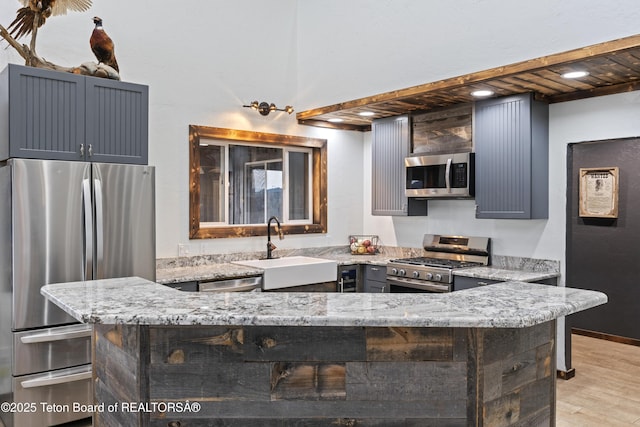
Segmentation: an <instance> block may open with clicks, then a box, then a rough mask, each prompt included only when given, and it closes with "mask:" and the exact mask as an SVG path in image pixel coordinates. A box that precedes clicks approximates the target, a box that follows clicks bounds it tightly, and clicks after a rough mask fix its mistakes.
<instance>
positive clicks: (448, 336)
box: [94, 321, 555, 427]
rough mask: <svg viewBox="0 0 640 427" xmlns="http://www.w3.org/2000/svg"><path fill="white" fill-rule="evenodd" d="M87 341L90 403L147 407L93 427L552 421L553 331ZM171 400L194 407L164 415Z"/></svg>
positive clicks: (174, 333) (100, 416) (242, 331)
mask: <svg viewBox="0 0 640 427" xmlns="http://www.w3.org/2000/svg"><path fill="white" fill-rule="evenodd" d="M94 334H95V336H94V342H95V346H96V351H94V359H95V360H94V372H95V377H96V378H95V383H96V398H97V400H99V401H104V402H107V403H113V402H118V401H125V402H140V403H144V404H148V405H150V406H148V408H149V409H150V410H139V411H137V412H136V411H134V412H124V411H122V412H113V413H108V414H105V413H102V412H100V413H96V417H95V418H94V420H95V425H97V426H111V425H138V426H158V427H159V426H168V427H187V426H189V427H194V426H225V427H235V426H238V427H240V426H242V427H252V426H256V427H257V426H260V427H265V426H266V427H269V426H305V427H307V426H308V427H315V426H431V425H433V426H436V425H437V426H440V425H447V426H492V427H495V426H498V427H500V426H524V425H549V426H551V425H554V423H555V421H554V420H555V383H554V381H555V321H550V322H546V323H542V324H539V325H537V326H532V327H528V328H512V329H509V328H507V329H493V328H492V329H486V328H437V327H434V328H410V327H355V326H351V327H305V326H289V327H282V326H139V325H118V326H114V325H104V324H96V325H95V329H94ZM170 402H173V403H181V404H184V403H185V402H188V403H189V404H190V405H192V406H189V407H188V409H186V410H185V409H184V408H178V409H177V410H173V411H172V410H170V406H169V403H170ZM193 404H197V405H193ZM194 407H195V408H197V410H195V409H194ZM145 408H146V407H145ZM174 409H175V408H174Z"/></svg>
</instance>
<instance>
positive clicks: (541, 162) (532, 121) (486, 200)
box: [474, 93, 549, 219]
mask: <svg viewBox="0 0 640 427" xmlns="http://www.w3.org/2000/svg"><path fill="white" fill-rule="evenodd" d="M548 112H549V107H548V105H547V104H546V103H544V102H540V101H536V100H534V98H533V94H529V93H527V94H522V95H516V96H509V97H504V98H497V99H489V100H484V101H479V102H477V103H476V105H475V116H474V145H475V150H476V156H475V161H476V196H475V197H476V217H477V218H498V219H501V218H513V219H541V218H548V217H549V159H548V157H549V113H548Z"/></svg>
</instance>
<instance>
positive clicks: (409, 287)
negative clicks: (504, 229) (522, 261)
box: [387, 234, 491, 292]
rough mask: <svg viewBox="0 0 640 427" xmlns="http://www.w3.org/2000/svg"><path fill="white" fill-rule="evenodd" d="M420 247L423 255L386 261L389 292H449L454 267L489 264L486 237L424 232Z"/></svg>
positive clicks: (489, 243) (488, 249) (489, 254)
mask: <svg viewBox="0 0 640 427" xmlns="http://www.w3.org/2000/svg"><path fill="white" fill-rule="evenodd" d="M422 246H423V248H424V250H425V253H424V256H422V257H414V258H401V259H394V260H391V261H389V263H388V264H387V285H388V286H389V292H451V291H452V285H453V270H454V269H456V268H465V267H477V266H483V265H489V264H490V263H491V252H490V249H491V239H490V238H488V237H469V236H443V235H436V234H425V236H424V238H423V240H422Z"/></svg>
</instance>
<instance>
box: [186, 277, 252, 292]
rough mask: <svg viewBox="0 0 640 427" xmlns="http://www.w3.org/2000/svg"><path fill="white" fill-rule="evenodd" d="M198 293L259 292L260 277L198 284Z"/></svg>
mask: <svg viewBox="0 0 640 427" xmlns="http://www.w3.org/2000/svg"><path fill="white" fill-rule="evenodd" d="M198 291H199V292H261V291H262V276H254V277H243V278H240V279H230V280H212V281H210V282H200V283H199V284H198Z"/></svg>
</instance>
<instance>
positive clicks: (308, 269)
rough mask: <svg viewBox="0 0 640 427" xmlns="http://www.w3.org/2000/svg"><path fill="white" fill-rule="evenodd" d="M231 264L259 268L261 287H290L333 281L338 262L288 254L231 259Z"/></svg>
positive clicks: (336, 275)
mask: <svg viewBox="0 0 640 427" xmlns="http://www.w3.org/2000/svg"><path fill="white" fill-rule="evenodd" d="M232 264H238V265H246V266H249V267H256V268H261V269H262V270H264V273H263V274H262V289H280V288H290V287H292V286H300V285H311V284H313V283H323V282H334V281H336V279H337V277H338V263H337V262H335V261H331V260H328V259H322V258H312V257H306V256H289V257H284V258H272V259H250V260H245V261H242V260H241V261H233V262H232Z"/></svg>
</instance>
